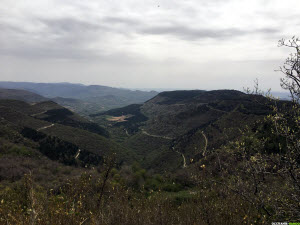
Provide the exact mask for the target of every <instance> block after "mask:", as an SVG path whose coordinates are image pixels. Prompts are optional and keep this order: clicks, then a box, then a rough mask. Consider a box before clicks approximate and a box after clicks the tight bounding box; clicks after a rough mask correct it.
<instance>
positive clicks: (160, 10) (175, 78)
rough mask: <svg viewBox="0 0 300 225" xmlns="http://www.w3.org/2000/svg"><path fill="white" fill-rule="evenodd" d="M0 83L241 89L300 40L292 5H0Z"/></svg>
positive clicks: (163, 1)
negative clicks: (282, 43) (289, 41)
mask: <svg viewBox="0 0 300 225" xmlns="http://www.w3.org/2000/svg"><path fill="white" fill-rule="evenodd" d="M0 31H1V32H0V80H2V81H3V80H5V81H34V82H72V83H84V84H100V85H108V86H114V87H127V88H181V89H221V88H229V89H242V88H243V87H246V86H251V85H252V81H253V80H254V79H255V78H258V79H259V82H260V84H261V86H262V88H272V89H273V90H280V86H279V78H280V77H281V74H280V73H279V72H274V70H275V69H277V68H278V67H279V66H280V65H282V63H283V61H284V59H285V58H286V57H287V55H288V53H289V51H290V49H284V48H278V47H277V42H278V40H279V39H281V38H290V37H291V36H293V35H296V36H299V31H300V7H299V0H285V1H282V0H176V1H175V0H85V1H82V0H31V1H29V0H15V1H12V0H1V1H0Z"/></svg>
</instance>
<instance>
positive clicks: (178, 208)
mask: <svg viewBox="0 0 300 225" xmlns="http://www.w3.org/2000/svg"><path fill="white" fill-rule="evenodd" d="M299 44H300V40H299V39H297V38H295V37H294V38H292V39H290V40H281V41H280V42H279V45H280V46H282V47H289V48H291V49H293V51H294V52H292V53H291V54H290V56H289V57H288V58H287V59H286V61H285V63H284V65H283V66H282V67H280V71H281V72H282V73H283V75H284V77H283V78H282V79H281V85H282V88H283V89H285V90H288V91H289V92H290V94H291V98H292V99H291V101H281V100H278V99H275V98H273V97H272V96H271V95H269V94H268V93H263V92H262V91H261V90H260V89H259V87H258V84H256V85H255V87H254V89H253V90H252V89H251V90H250V89H248V90H247V91H246V92H247V93H242V92H239V91H233V90H225V91H224V90H223V91H210V92H208V91H174V92H163V93H160V94H158V95H157V96H156V97H154V98H152V99H150V100H148V101H147V102H145V103H144V104H134V105H130V106H126V107H124V108H119V109H111V110H109V111H107V112H101V113H98V112H97V113H95V114H93V115H90V116H89V119H90V120H88V119H86V118H82V117H80V116H79V115H77V114H74V113H73V112H71V111H70V110H67V109H66V108H60V107H58V106H57V105H56V104H55V105H53V103H51V106H50V105H49V104H50V103H48V105H47V107H48V108H47V109H45V106H44V105H43V104H40V105H39V104H38V105H36V106H34V105H29V104H25V103H22V102H19V101H2V102H0V116H1V118H0V224H66V225H68V224H70V225H71V224H80V225H83V224H128V225H135V224H161V225H165V224H199V225H201V224H210V225H213V224H228V225H229V224H230V225H235V224H236V225H238V224H239V225H240V224H270V223H271V222H275V221H289V222H299V219H300V138H299V137H300V105H299V104H300V46H299ZM41 105H43V107H44V108H43V107H42V106H41ZM38 107H39V108H38ZM25 108H26V110H27V111H28V112H27V111H26V110H24V109H25ZM21 109H22V110H21ZM21 111H22V112H21ZM25 111H26V112H25ZM91 145H92V147H91Z"/></svg>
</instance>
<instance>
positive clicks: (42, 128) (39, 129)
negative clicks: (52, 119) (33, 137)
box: [36, 123, 55, 131]
mask: <svg viewBox="0 0 300 225" xmlns="http://www.w3.org/2000/svg"><path fill="white" fill-rule="evenodd" d="M54 125H55V124H54V123H52V124H51V125H49V126H44V127H41V128H38V129H36V130H37V131H41V130H45V129H47V128H50V127H53V126H54Z"/></svg>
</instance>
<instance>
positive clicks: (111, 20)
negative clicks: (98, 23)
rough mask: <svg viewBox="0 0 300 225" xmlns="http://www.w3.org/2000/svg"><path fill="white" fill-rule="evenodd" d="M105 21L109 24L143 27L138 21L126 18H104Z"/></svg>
mask: <svg viewBox="0 0 300 225" xmlns="http://www.w3.org/2000/svg"><path fill="white" fill-rule="evenodd" d="M103 21H104V22H106V23H108V24H123V25H129V26H137V25H141V23H140V22H139V21H138V20H137V19H131V18H125V17H110V16H108V17H104V18H103Z"/></svg>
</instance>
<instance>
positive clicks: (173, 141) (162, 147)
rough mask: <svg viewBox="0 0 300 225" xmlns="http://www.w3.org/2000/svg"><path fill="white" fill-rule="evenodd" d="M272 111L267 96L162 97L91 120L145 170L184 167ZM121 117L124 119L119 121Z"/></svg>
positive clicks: (215, 93) (179, 93)
mask: <svg viewBox="0 0 300 225" xmlns="http://www.w3.org/2000/svg"><path fill="white" fill-rule="evenodd" d="M270 112H271V110H270V107H269V106H268V101H267V99H266V98H265V97H262V96H257V95H248V94H245V93H242V92H240V91H235V90H217V91H201V90H194V91H171V92H162V93H160V94H158V95H157V96H155V97H154V98H152V99H150V100H148V101H147V102H145V103H144V104H140V105H130V106H127V107H124V108H120V109H112V110H109V111H107V112H102V113H98V114H94V115H91V116H92V117H93V118H94V121H96V122H98V123H99V124H102V125H104V126H106V127H107V129H108V130H109V131H110V133H111V135H112V137H113V138H114V139H115V140H117V141H119V142H120V143H122V145H124V146H126V147H127V148H130V149H132V150H133V151H135V153H136V154H137V155H139V156H140V160H141V162H142V164H143V165H144V166H145V167H146V168H156V169H158V170H160V171H168V170H176V169H178V168H182V167H186V166H188V165H189V164H191V163H192V162H193V161H197V160H198V159H200V158H202V157H203V156H204V155H205V154H206V152H207V151H210V150H212V149H215V148H219V147H220V146H222V145H223V144H226V143H228V142H229V141H233V140H236V139H238V138H239V137H240V136H241V135H242V130H243V128H244V127H246V126H254V125H255V123H256V121H259V120H260V119H262V118H263V117H264V116H266V115H268V114H269V113H270ZM118 118H123V120H117V119H118Z"/></svg>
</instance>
